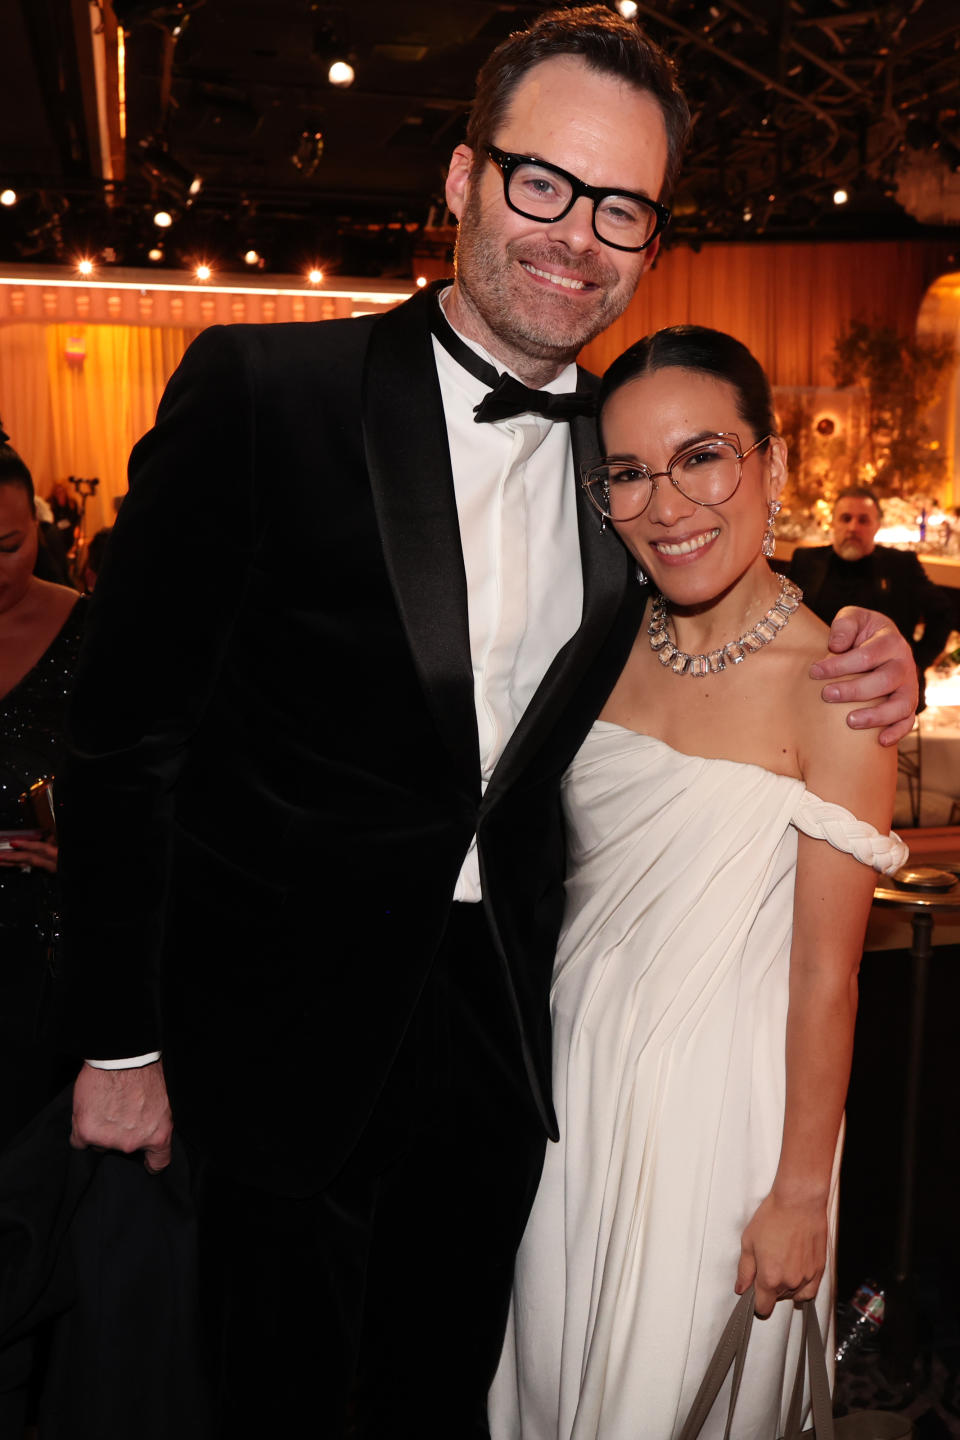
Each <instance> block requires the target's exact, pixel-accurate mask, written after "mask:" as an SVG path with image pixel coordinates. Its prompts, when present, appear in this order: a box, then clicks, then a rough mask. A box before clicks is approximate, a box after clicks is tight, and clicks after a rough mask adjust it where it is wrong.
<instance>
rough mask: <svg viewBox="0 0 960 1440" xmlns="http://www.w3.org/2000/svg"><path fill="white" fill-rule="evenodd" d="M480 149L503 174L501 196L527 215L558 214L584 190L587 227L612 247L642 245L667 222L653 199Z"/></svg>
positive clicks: (547, 218)
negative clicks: (589, 206) (588, 207)
mask: <svg viewBox="0 0 960 1440" xmlns="http://www.w3.org/2000/svg"><path fill="white" fill-rule="evenodd" d="M486 151H487V154H488V155H489V157H490V159H491V160H492V161H493V163H494V165H496V166H498V167H499V169H500V173H501V175H502V176H503V198H504V199H505V200H506V202H507V204H508V205H509V206H510V209H511V210H513V211H514V212H515V213H516V214H517V215H522V216H523V217H524V218H525V219H527V220H539V221H540V222H541V224H543V225H549V224H550V223H551V222H552V221H555V220H562V219H563V217H564V215H567V214H568V213H569V212H570V211H571V210H572V209H573V207H574V205H575V204H576V202H577V200H579V198H580V196H581V195H586V197H587V199H588V200H591V201H592V202H593V233H594V235H596V237H597V239H598V240H602V241H603V243H604V245H609V246H610V247H611V248H612V249H613V250H646V248H647V246H648V245H649V244H650V243H651V241H652V240H655V239H656V237H657V236H658V235H659V234H660V233H661V231H662V230H664V229H665V228H666V226H667V225H668V224H669V223H670V211H669V210H668V209H667V207H666V205H661V204H660V202H659V200H651V199H649V197H648V196H646V195H634V194H633V193H632V192H631V191H629V190H606V189H604V188H603V187H602V186H600V185H585V184H584V183H583V181H582V180H578V179H577V177H576V175H571V174H570V172H569V171H568V170H561V169H560V167H559V166H558V165H549V164H548V163H547V161H546V160H538V159H537V158H536V157H535V156H533V155H509V154H507V152H506V151H504V150H498V149H497V148H496V146H494V145H488V146H487V147H486Z"/></svg>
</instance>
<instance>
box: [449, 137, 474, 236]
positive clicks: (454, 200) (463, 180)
mask: <svg viewBox="0 0 960 1440" xmlns="http://www.w3.org/2000/svg"><path fill="white" fill-rule="evenodd" d="M472 169H473V151H472V150H471V149H470V146H469V145H458V146H457V148H456V150H454V152H453V154H452V155H451V156H450V168H449V170H448V171H447V183H446V191H445V193H446V197H447V208H448V209H449V210H450V211H451V212H452V214H454V215H456V217H457V219H458V220H459V219H460V216H461V215H462V214H463V209H464V206H465V205H466V203H467V188H468V186H469V184H470V172H471V171H472Z"/></svg>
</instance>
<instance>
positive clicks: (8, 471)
mask: <svg viewBox="0 0 960 1440" xmlns="http://www.w3.org/2000/svg"><path fill="white" fill-rule="evenodd" d="M0 485H21V486H22V487H23V489H24V490H26V492H27V499H28V500H29V501H30V509H31V510H32V511H33V512H34V514H36V509H37V507H36V504H35V502H34V491H33V476H32V475H31V474H30V471H29V470H28V469H27V467H26V465H25V464H24V463H23V461H22V460H21V459H20V456H19V455H18V454H17V452H16V450H14V448H13V446H12V445H11V444H10V443H9V441H7V440H6V439H4V441H3V442H2V443H0Z"/></svg>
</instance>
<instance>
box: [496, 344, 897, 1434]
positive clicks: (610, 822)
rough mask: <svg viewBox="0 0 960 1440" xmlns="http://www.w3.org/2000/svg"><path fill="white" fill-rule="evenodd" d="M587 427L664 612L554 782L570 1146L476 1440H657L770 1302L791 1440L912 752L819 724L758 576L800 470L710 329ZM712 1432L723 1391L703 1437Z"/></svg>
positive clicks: (751, 369)
mask: <svg viewBox="0 0 960 1440" xmlns="http://www.w3.org/2000/svg"><path fill="white" fill-rule="evenodd" d="M601 431H602V436H603V443H604V448H605V453H606V455H607V457H608V459H607V460H606V462H605V464H604V465H603V466H601V467H598V469H597V470H595V471H592V472H591V473H590V475H589V476H588V477H587V480H586V482H585V483H586V484H587V485H588V489H589V493H590V495H591V498H592V499H593V500H594V502H595V504H596V505H597V508H598V509H599V510H600V511H601V512H602V513H603V514H604V515H606V516H607V517H608V521H607V523H610V524H612V526H613V528H614V529H615V530H616V531H617V532H618V534H619V536H620V538H621V540H622V541H623V542H624V543H625V544H626V545H627V547H628V549H629V550H630V551H631V552H632V553H633V554H634V555H635V556H636V558H637V562H638V573H639V574H640V575H645V576H649V577H650V580H651V581H652V585H651V598H650V600H649V602H648V605H647V612H646V616H645V621H644V624H643V626H642V627H641V630H640V633H639V635H638V637H637V640H636V643H635V645H634V648H633V652H632V654H631V656H630V659H629V661H628V662H627V665H626V667H625V669H624V671H623V674H622V675H621V677H620V680H619V681H618V683H617V685H616V687H615V689H614V691H613V693H612V695H611V697H610V699H609V701H608V703H607V705H606V707H605V708H604V710H603V712H602V715H601V718H600V720H599V721H598V722H597V723H596V725H595V726H594V727H593V730H592V731H591V732H590V734H589V736H588V738H587V740H586V741H585V743H584V745H583V747H582V749H581V751H580V753H579V755H578V756H577V758H576V759H575V761H574V763H573V765H572V766H571V768H570V771H569V772H568V775H567V777H566V781H565V791H564V804H565V810H566V816H567V822H568V834H569V861H568V867H569V868H568V880H567V910H566V917H565V922H564V929H563V933H562V935H561V940H560V948H559V953H558V957H557V963H556V971H555V976H554V984H553V994H552V1005H553V1023H554V1045H555V1061H554V1087H555V1100H556V1105H557V1113H558V1117H559V1121H560V1131H561V1138H560V1142H559V1144H557V1145H555V1146H550V1147H548V1154H547V1159H546V1163H545V1167H544V1172H543V1179H542V1182H541V1186H540V1190H539V1192H538V1195H537V1199H536V1202H535V1204H534V1208H533V1212H532V1214H531V1217H530V1221H529V1224H528V1227H527V1231H526V1234H525V1237H524V1240H523V1244H522V1247H521V1250H520V1254H519V1257H518V1262H517V1271H516V1279H515V1286H514V1296H513V1305H512V1310H511V1319H510V1325H509V1328H508V1332H507V1338H506V1343H505V1347H504V1352H503V1357H502V1359H501V1364H500V1369H499V1372H498V1374H497V1378H496V1381H495V1383H494V1386H493V1389H492V1391H491V1397H490V1416H491V1433H492V1436H493V1440H670V1437H672V1436H675V1435H676V1434H677V1433H678V1431H679V1430H680V1428H681V1426H682V1423H683V1420H684V1418H685V1416H686V1413H687V1411H688V1409H689V1407H690V1404H691V1402H692V1400H693V1397H694V1395H695V1393H696V1390H697V1388H698V1385H699V1383H700V1380H701V1378H702V1376H703V1372H704V1369H705V1366H706V1364H707V1361H708V1359H709V1357H710V1355H711V1353H712V1351H713V1348H714V1346H715V1344H716V1341H717V1339H718V1337H719V1334H720V1331H721V1330H722V1328H723V1324H724V1321H725V1320H726V1319H727V1317H728V1315H729V1313H730V1311H731V1309H732V1307H733V1304H734V1303H735V1297H736V1294H739V1293H742V1291H743V1290H744V1289H745V1288H746V1287H747V1286H748V1285H749V1284H751V1283H755V1285H756V1308H757V1313H758V1315H760V1316H763V1317H766V1318H765V1319H763V1320H762V1321H761V1322H758V1323H757V1324H756V1325H755V1326H754V1331H753V1336H752V1338H751V1341H750V1348H749V1352H748V1356H747V1362H746V1367H745V1372H744V1377H743V1384H742V1388H741V1391H740V1396H739V1400H738V1403H737V1409H736V1416H735V1421H734V1426H733V1432H732V1433H733V1436H734V1440H775V1437H776V1436H778V1435H780V1434H781V1433H782V1430H781V1428H780V1427H781V1425H782V1422H783V1420H784V1418H785V1409H786V1400H785V1399H784V1391H785V1390H786V1392H787V1400H788V1399H789V1381H790V1380H791V1379H792V1374H793V1364H794V1358H795V1354H796V1350H797V1346H798V1343H799V1323H800V1315H799V1311H798V1309H797V1308H796V1307H795V1306H794V1303H793V1302H794V1301H795V1300H800V1299H805V1298H807V1297H812V1296H816V1297H817V1306H818V1311H819V1313H820V1320H821V1325H822V1326H823V1328H824V1329H825V1331H828V1332H829V1330H830V1318H831V1310H832V1299H833V1296H832V1280H831V1277H832V1272H833V1263H832V1260H833V1256H832V1249H833V1238H834V1235H835V1224H836V1204H837V1193H836V1186H837V1166H838V1159H839V1149H840V1131H841V1122H842V1114H843V1104H844V1097H845V1093H846V1087H847V1079H848V1073H849V1066H850V1053H851V1046H852V1040H853V1027H854V1016H855V1012H856V1002H857V969H858V964H859V960H860V954H861V948H862V942H863V933H864V928H865V925H866V919H867V913H868V910H869V907H870V900H871V894H872V890H873V886H874V883H875V879H876V876H875V873H874V871H875V870H882V871H891V870H894V869H896V868H897V867H898V866H899V865H901V864H902V863H903V861H904V860H905V858H906V852H905V849H904V847H903V845H902V844H901V842H900V841H899V840H898V839H897V837H896V836H895V835H889V834H888V828H889V823H890V814H891V807H892V800H893V789H894V784H895V767H896V754H895V751H894V750H892V749H884V748H882V747H881V746H880V745H879V744H878V743H877V737H876V732H874V731H858V730H854V729H851V728H850V727H849V726H848V725H847V724H846V723H845V721H846V712H845V710H844V707H842V706H837V705H824V704H822V702H821V700H820V686H819V684H818V682H816V681H814V680H812V679H811V678H810V676H809V667H810V665H811V663H812V662H813V661H815V660H816V659H817V658H818V657H819V656H820V655H821V654H822V653H823V650H824V648H825V641H826V628H825V626H823V625H822V624H821V622H820V621H819V620H817V619H816V618H815V617H814V616H813V615H812V614H811V613H810V612H809V611H807V610H806V609H805V608H803V607H802V606H799V607H798V603H797V595H798V592H797V591H796V589H795V587H792V586H791V585H790V583H789V582H788V581H785V580H782V579H781V578H780V577H778V576H777V575H776V574H775V573H773V572H772V571H771V570H770V568H769V566H768V564H767V561H766V559H765V555H768V554H770V553H772V528H771V525H772V519H773V516H774V514H775V513H776V510H777V509H779V505H778V504H777V495H778V494H779V492H780V489H781V487H782V485H783V483H784V479H785V476H786V449H785V446H784V443H783V441H782V440H781V439H780V438H779V437H778V436H777V435H776V434H775V433H774V420H773V413H772V404H771V398H770V389H769V385H768V383H767V381H766V377H765V376H764V374H763V371H762V369H761V368H760V366H759V365H758V363H757V362H756V361H755V360H754V359H753V357H752V356H751V355H750V353H749V351H747V350H746V349H745V347H743V346H742V345H740V344H739V342H738V341H735V340H733V339H732V338H731V337H729V336H726V335H721V334H719V333H718V332H716V331H712V330H704V329H701V328H700V327H693V326H684V327H676V328H674V329H671V330H667V331H661V332H659V333H658V334H656V335H654V336H652V337H649V338H648V339H646V340H644V341H640V342H639V343H638V344H637V345H635V346H633V347H632V348H631V349H630V350H628V351H627V352H626V354H625V355H623V356H621V357H620V359H619V360H618V361H616V362H615V364H614V365H613V366H612V367H611V369H610V370H609V371H608V372H607V376H606V377H605V380H604V385H603V390H602V392H601ZM611 538H612V537H611ZM731 642H734V643H731ZM778 1302H779V1303H778ZM785 1374H786V1376H787V1377H788V1378H787V1380H786V1381H785ZM721 1412H722V1413H721ZM725 1417H726V1404H725V1400H724V1398H723V1397H721V1401H720V1402H718V1405H717V1406H716V1407H715V1413H714V1415H713V1416H711V1419H710V1421H709V1422H708V1424H707V1426H706V1427H705V1429H704V1430H703V1431H702V1435H703V1436H704V1437H706V1436H708V1435H709V1436H710V1437H714V1436H716V1437H719V1436H722V1434H723V1427H724V1421H725Z"/></svg>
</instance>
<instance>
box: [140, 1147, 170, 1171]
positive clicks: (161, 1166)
mask: <svg viewBox="0 0 960 1440" xmlns="http://www.w3.org/2000/svg"><path fill="white" fill-rule="evenodd" d="M170 1157H171V1147H170V1146H169V1145H160V1146H148V1147H147V1148H146V1150H144V1152H143V1168H144V1169H145V1170H146V1172H147V1174H148V1175H159V1174H160V1171H161V1170H166V1168H167V1166H168V1165H169V1164H170Z"/></svg>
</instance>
